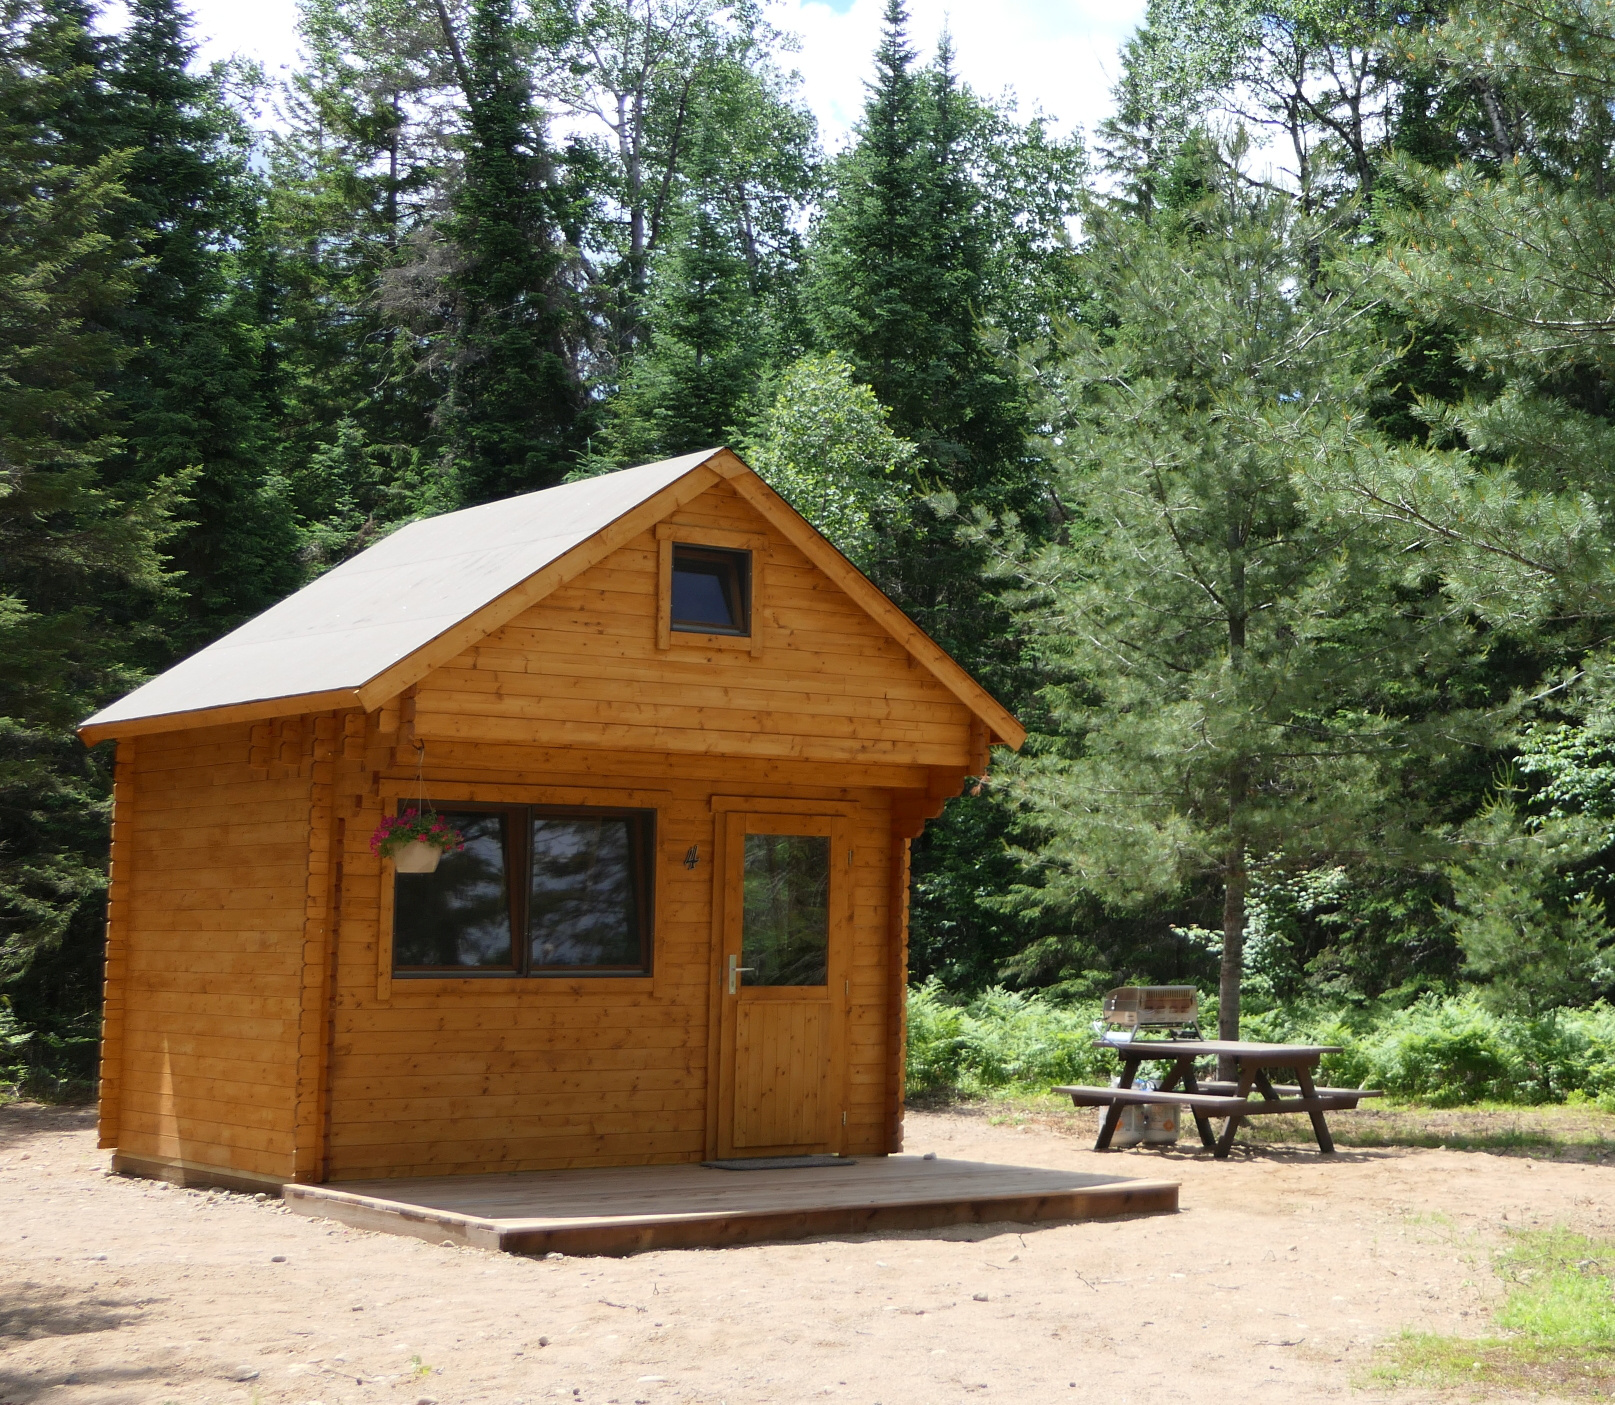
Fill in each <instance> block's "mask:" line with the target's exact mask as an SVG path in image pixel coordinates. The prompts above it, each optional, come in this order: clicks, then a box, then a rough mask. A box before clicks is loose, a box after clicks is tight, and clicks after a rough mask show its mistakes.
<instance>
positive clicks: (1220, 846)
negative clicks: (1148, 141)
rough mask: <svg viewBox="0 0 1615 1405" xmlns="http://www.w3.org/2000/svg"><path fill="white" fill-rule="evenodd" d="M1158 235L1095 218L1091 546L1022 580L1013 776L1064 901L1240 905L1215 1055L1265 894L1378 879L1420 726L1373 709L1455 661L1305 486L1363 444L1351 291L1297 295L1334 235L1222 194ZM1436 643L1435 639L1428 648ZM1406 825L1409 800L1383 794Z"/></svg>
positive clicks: (1067, 492)
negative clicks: (1295, 878) (1310, 879)
mask: <svg viewBox="0 0 1615 1405" xmlns="http://www.w3.org/2000/svg"><path fill="white" fill-rule="evenodd" d="M1207 184H1208V187H1209V189H1210V193H1209V194H1208V195H1207V196H1206V198H1205V199H1203V200H1202V201H1201V202H1200V203H1199V204H1197V205H1195V206H1193V207H1191V208H1189V209H1187V210H1185V211H1183V212H1182V213H1181V214H1179V215H1177V216H1175V217H1167V216H1158V217H1157V218H1156V220H1155V221H1153V222H1152V224H1151V225H1149V226H1147V227H1145V226H1141V225H1140V224H1138V223H1137V222H1127V221H1124V220H1121V219H1117V218H1115V217H1109V216H1105V215H1103V214H1102V213H1100V212H1098V211H1095V212H1094V215H1093V222H1092V224H1091V226H1090V231H1089V238H1090V241H1091V243H1090V250H1091V252H1090V273H1091V276H1093V277H1094V278H1095V280H1096V284H1097V288H1098V291H1097V296H1098V297H1099V299H1100V301H1101V302H1102V303H1103V304H1104V305H1105V306H1106V307H1107V308H1108V309H1109V310H1110V311H1111V314H1112V318H1113V323H1112V326H1111V328H1110V329H1108V330H1095V331H1086V330H1080V331H1077V332H1074V333H1073V335H1072V339H1071V340H1070V342H1069V343H1068V344H1067V355H1068V357H1069V360H1068V362H1067V363H1066V365H1065V367H1064V368H1063V370H1062V371H1061V372H1060V374H1059V377H1058V380H1057V382H1056V386H1057V388H1056V403H1057V404H1058V406H1059V419H1058V424H1059V433H1060V435H1061V445H1062V447H1061V449H1060V451H1059V460H1058V477H1057V479H1056V488H1057V491H1058V493H1059V496H1060V500H1061V502H1062V504H1063V505H1064V507H1065V509H1066V512H1067V514H1068V518H1069V520H1070V521H1071V522H1072V523H1073V524H1074V525H1073V528H1072V531H1071V534H1070V538H1069V540H1068V541H1066V542H1061V543H1055V544H1050V545H1048V546H1046V547H1043V548H1041V549H1037V550H1034V551H1033V552H1032V553H1031V556H1030V558H1029V565H1027V566H1026V568H1025V579H1026V582H1027V585H1028V587H1029V589H1030V590H1031V592H1032V593H1031V594H1030V595H1029V596H1028V597H1027V605H1026V608H1027V626H1028V628H1029V629H1030V630H1031V631H1033V632H1034V633H1035V634H1036V635H1037V636H1038V641H1039V642H1038V645H1037V647H1038V650H1039V653H1040V655H1041V657H1042V658H1043V660H1044V662H1045V664H1046V666H1048V667H1049V668H1050V669H1051V670H1055V671H1056V672H1057V673H1063V674H1064V675H1065V677H1064V681H1061V682H1059V683H1057V684H1054V685H1052V686H1051V687H1050V688H1048V689H1047V690H1046V691H1045V693H1044V699H1043V700H1044V703H1045V706H1046V707H1047V708H1048V710H1049V714H1050V717H1051V719H1052V722H1053V724H1054V725H1053V727H1052V728H1051V730H1050V732H1049V734H1048V735H1047V736H1046V738H1045V740H1044V741H1043V742H1042V743H1040V744H1038V745H1035V746H1034V747H1032V748H1030V749H1029V751H1028V754H1027V755H1026V757H1025V758H1024V759H1021V760H1019V761H1018V762H1017V763H1016V764H1014V765H1013V766H1012V767H1011V774H1012V776H1013V780H1014V787H1015V789H1016V793H1017V794H1018V796H1019V798H1020V799H1021V801H1022V803H1024V804H1025V805H1027V806H1028V807H1029V810H1030V813H1031V815H1032V817H1033V818H1034V820H1035V824H1036V829H1037V832H1038V834H1039V835H1040V836H1041V841H1042V842H1041V844H1040V847H1039V851H1038V853H1037V856H1036V861H1037V863H1038V865H1039V866H1041V868H1042V870H1043V873H1044V875H1045V878H1046V889H1047V890H1046V891H1044V892H1042V893H1039V894H1037V895H1035V896H1036V899H1037V901H1039V902H1041V903H1047V902H1048V901H1049V899H1050V897H1051V895H1052V894H1053V893H1058V892H1059V891H1060V890H1062V889H1063V890H1064V891H1065V894H1066V896H1067V898H1068V899H1069V901H1070V904H1071V906H1072V907H1073V908H1076V909H1080V908H1081V906H1082V904H1083V903H1084V902H1085V901H1086V897H1087V895H1090V894H1097V895H1099V896H1101V897H1102V898H1103V899H1105V900H1107V901H1108V902H1110V903H1111V904H1113V905H1114V906H1115V907H1117V908H1118V909H1120V910H1123V911H1125V910H1126V909H1128V908H1129V907H1132V908H1134V909H1135V910H1136V909H1137V908H1139V907H1144V908H1146V909H1147V908H1148V907H1149V906H1151V905H1156V906H1157V907H1158V908H1159V907H1160V906H1166V907H1168V908H1170V906H1171V905H1172V904H1173V903H1174V902H1175V901H1178V900H1180V898H1181V895H1182V894H1183V893H1184V892H1185V891H1186V890H1187V889H1188V888H1189V887H1190V886H1191V885H1193V884H1194V883H1197V882H1200V881H1204V880H1205V879H1206V878H1208V877H1209V878H1214V880H1215V881H1216V883H1217V885H1218V886H1219V887H1220V888H1221V890H1222V898H1223V902H1222V922H1221V924H1220V925H1221V931H1220V932H1219V933H1218V934H1217V935H1216V937H1215V938H1214V941H1215V942H1216V943H1218V944H1219V945H1220V950H1221V974H1220V980H1219V1032H1220V1034H1221V1036H1222V1037H1224V1038H1237V1037H1238V1034H1239V1016H1240V997H1241V978H1242V970H1243V957H1242V952H1243V943H1244V937H1245V929H1246V923H1247V914H1248V902H1249V892H1250V888H1251V884H1252V881H1253V875H1255V874H1258V873H1263V872H1266V873H1272V872H1274V871H1282V870H1285V869H1287V868H1293V867H1297V866H1299V867H1303V868H1305V867H1312V866H1314V865H1315V864H1317V863H1318V862H1320V861H1321V860H1322V859H1323V858H1325V857H1328V858H1330V859H1335V860H1338V859H1340V858H1343V857H1345V858H1349V859H1351V860H1353V861H1358V862H1365V863H1366V862H1368V861H1369V860H1370V859H1372V858H1374V857H1375V856H1376V854H1377V856H1378V858H1379V859H1380V860H1382V861H1383V860H1387V859H1388V858H1389V856H1390V854H1392V853H1394V852H1395V851H1396V849H1397V847H1398V844H1399V843H1401V842H1403V841H1401V840H1398V839H1397V838H1396V836H1398V835H1399V834H1405V833H1406V830H1405V829H1404V826H1407V827H1408V828H1412V827H1415V825H1414V822H1415V821H1416V817H1417V814H1418V802H1417V801H1414V800H1413V799H1412V798H1411V797H1410V796H1408V795H1406V794H1402V793H1400V792H1399V789H1398V783H1397V778H1396V775H1395V758H1397V757H1399V756H1402V755H1403V754H1404V753H1405V751H1406V749H1407V748H1408V747H1409V746H1410V745H1411V744H1412V743H1411V740H1410V737H1411V731H1410V726H1409V723H1408V722H1407V721H1406V718H1405V714H1404V716H1403V717H1401V718H1399V717H1397V716H1396V715H1394V714H1390V713H1388V712H1387V710H1386V709H1385V707H1384V700H1383V697H1382V696H1381V695H1380V694H1379V693H1378V692H1376V688H1377V687H1382V686H1384V685H1385V684H1386V683H1387V682H1388V680H1390V679H1392V678H1397V679H1398V681H1399V683H1400V684H1401V686H1403V687H1404V688H1409V689H1412V688H1413V682H1412V678H1413V676H1414V675H1416V673H1417V669H1418V668H1419V667H1422V666H1423V665H1424V664H1425V663H1427V662H1428V660H1429V658H1430V657H1431V655H1432V654H1439V652H1440V650H1439V648H1438V637H1437V636H1436V635H1426V634H1425V633H1423V632H1421V630H1422V626H1423V625H1424V624H1425V623H1428V622H1425V621H1421V619H1420V617H1419V615H1418V613H1417V611H1416V610H1412V609H1411V608H1410V607H1408V606H1406V605H1405V603H1404V602H1403V601H1402V599H1401V597H1400V595H1399V589H1400V588H1401V587H1402V586H1403V584H1404V582H1402V581H1401V580H1399V579H1398V578H1397V577H1395V576H1394V575H1393V574H1392V573H1391V572H1390V571H1388V570H1386V569H1385V568H1384V566H1385V561H1386V557H1385V554H1384V552H1383V549H1382V542H1381V541H1380V540H1379V539H1378V538H1377V537H1376V536H1375V534H1374V533H1373V532H1372V530H1371V528H1370V526H1369V524H1368V523H1367V522H1366V521H1365V519H1363V518H1361V517H1359V516H1356V515H1355V514H1352V513H1350V512H1337V511H1335V510H1333V507H1332V505H1331V500H1330V499H1329V498H1328V495H1327V493H1325V494H1322V495H1320V494H1318V493H1316V492H1315V491H1314V489H1313V488H1311V487H1310V486H1309V484H1312V483H1315V482H1322V483H1325V484H1328V483H1332V482H1334V481H1335V479H1336V477H1337V476H1339V477H1345V476H1349V473H1350V471H1351V467H1352V465H1353V463H1354V461H1355V458H1356V456H1357V454H1358V453H1359V443H1360V440H1361V439H1362V438H1363V437H1364V436H1365V435H1366V434H1367V430H1366V426H1365V425H1364V423H1363V420H1362V415H1361V410H1360V409H1359V408H1357V407H1358V406H1359V405H1360V402H1361V386H1360V383H1357V382H1354V380H1353V378H1352V376H1351V374H1350V372H1351V370H1352V368H1353V364H1354V363H1358V364H1359V365H1360V349H1359V348H1358V347H1356V346H1354V342H1353V330H1352V329H1353V324H1354V320H1355V319H1354V316H1353V309H1352V306H1351V303H1352V299H1351V297H1350V296H1349V290H1339V289H1337V288H1335V287H1332V286H1330V285H1328V284H1313V283H1310V282H1309V281H1308V280H1307V279H1306V278H1304V277H1301V276H1298V275H1299V273H1300V271H1301V270H1304V269H1305V267H1306V266H1307V261H1308V260H1309V259H1310V258H1311V257H1312V251H1313V249H1314V247H1315V241H1316V239H1317V237H1318V235H1317V231H1316V230H1315V229H1313V228H1311V227H1310V226H1309V222H1308V221H1307V220H1306V219H1305V218H1303V217H1302V216H1301V215H1300V213H1299V212H1298V210H1297V208H1296V207H1295V206H1294V205H1293V204H1292V202H1290V201H1289V200H1286V199H1284V198H1282V197H1275V196H1267V195H1263V194H1261V193H1260V192H1253V191H1251V190H1250V188H1249V187H1247V186H1245V185H1244V184H1243V183H1242V182H1239V181H1237V180H1235V179H1233V178H1231V177H1229V176H1228V175H1226V174H1225V173H1223V172H1222V171H1221V170H1219V169H1216V168H1214V169H1213V170H1212V171H1211V172H1208V175H1207ZM1431 628H1432V629H1433V628H1434V626H1433V625H1432V626H1431ZM1393 796H1394V797H1395V803H1394V804H1393V803H1391V800H1392V797H1393Z"/></svg>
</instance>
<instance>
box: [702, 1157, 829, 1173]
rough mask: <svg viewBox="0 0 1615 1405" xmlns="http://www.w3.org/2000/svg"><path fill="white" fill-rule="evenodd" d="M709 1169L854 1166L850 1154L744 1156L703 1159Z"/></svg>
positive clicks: (782, 1169)
mask: <svg viewBox="0 0 1615 1405" xmlns="http://www.w3.org/2000/svg"><path fill="white" fill-rule="evenodd" d="M701 1164H702V1165H703V1166H705V1167H706V1168H707V1169H708V1170H710V1171H805V1170H807V1168H808V1167H810V1166H856V1165H857V1164H858V1163H857V1161H855V1160H854V1159H853V1158H852V1157H850V1156H746V1157H737V1158H736V1159H735V1160H733V1161H703V1162H702V1163H701Z"/></svg>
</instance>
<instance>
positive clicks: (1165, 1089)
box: [1054, 1039, 1381, 1161]
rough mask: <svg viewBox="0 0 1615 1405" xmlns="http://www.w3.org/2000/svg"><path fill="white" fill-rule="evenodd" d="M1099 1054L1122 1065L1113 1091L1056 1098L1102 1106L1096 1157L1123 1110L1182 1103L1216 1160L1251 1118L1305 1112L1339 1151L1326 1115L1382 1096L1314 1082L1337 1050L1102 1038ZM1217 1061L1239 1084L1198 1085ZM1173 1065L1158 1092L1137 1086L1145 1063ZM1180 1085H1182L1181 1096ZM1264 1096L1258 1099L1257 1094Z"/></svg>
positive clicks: (1327, 1147)
mask: <svg viewBox="0 0 1615 1405" xmlns="http://www.w3.org/2000/svg"><path fill="white" fill-rule="evenodd" d="M1095 1047H1096V1048H1100V1049H1109V1050H1111V1051H1112V1052H1113V1053H1115V1054H1116V1055H1118V1056H1119V1057H1120V1059H1121V1061H1122V1072H1121V1078H1120V1080H1119V1081H1118V1084H1117V1086H1116V1087H1114V1088H1085V1087H1070V1086H1062V1087H1058V1088H1056V1089H1055V1090H1054V1091H1055V1092H1057V1093H1065V1094H1067V1095H1069V1097H1070V1098H1071V1101H1072V1103H1073V1104H1074V1105H1075V1106H1077V1107H1103V1108H1105V1109H1106V1112H1105V1116H1104V1120H1103V1121H1102V1122H1101V1123H1100V1126H1099V1137H1098V1140H1097V1141H1095V1143H1094V1150H1095V1151H1107V1150H1109V1148H1110V1140H1111V1137H1112V1136H1114V1135H1115V1132H1116V1124H1117V1123H1118V1122H1120V1121H1121V1115H1122V1109H1123V1108H1125V1107H1127V1106H1129V1105H1146V1106H1147V1105H1149V1104H1152V1103H1153V1104H1157V1105H1162V1104H1165V1105H1174V1104H1175V1105H1176V1106H1178V1107H1184V1108H1187V1109H1188V1110H1189V1111H1190V1113H1192V1114H1193V1116H1194V1121H1195V1126H1196V1128H1198V1130H1199V1132H1200V1140H1201V1142H1202V1144H1203V1145H1205V1146H1208V1147H1210V1148H1212V1154H1213V1155H1214V1156H1215V1157H1216V1158H1217V1159H1218V1160H1219V1161H1221V1160H1225V1159H1226V1158H1227V1156H1228V1153H1229V1150H1230V1149H1231V1148H1232V1147H1233V1144H1234V1134H1235V1133H1236V1132H1237V1131H1238V1130H1239V1127H1240V1124H1241V1123H1242V1122H1243V1121H1244V1120H1245V1119H1246V1118H1248V1117H1264V1116H1275V1115H1277V1114H1280V1113H1287V1112H1304V1113H1306V1114H1307V1115H1308V1117H1309V1118H1310V1119H1311V1120H1312V1132H1313V1135H1314V1136H1315V1137H1316V1138H1317V1141H1318V1150H1319V1151H1321V1152H1325V1153H1328V1152H1332V1151H1334V1149H1335V1143H1334V1138H1333V1137H1331V1136H1330V1135H1329V1124H1328V1123H1327V1122H1326V1121H1325V1120H1324V1113H1325V1112H1326V1111H1330V1110H1333V1109H1336V1108H1340V1109H1346V1108H1354V1107H1356V1106H1357V1103H1358V1101H1359V1100H1360V1099H1362V1098H1377V1097H1379V1096H1381V1094H1380V1093H1379V1092H1378V1091H1377V1090H1373V1089H1367V1088H1319V1087H1317V1086H1316V1085H1315V1084H1314V1083H1313V1080H1312V1073H1313V1070H1314V1069H1316V1068H1317V1066H1318V1063H1319V1061H1320V1060H1321V1059H1322V1058H1323V1056H1324V1055H1325V1054H1336V1053H1339V1052H1340V1049H1339V1046H1337V1045H1332V1044H1257V1043H1247V1042H1245V1041H1242V1040H1225V1039H1132V1040H1129V1041H1127V1042H1116V1041H1113V1040H1109V1039H1104V1040H1100V1041H1099V1042H1098V1043H1097V1044H1096V1045H1095ZM1203 1058H1217V1059H1228V1060H1231V1061H1232V1062H1233V1064H1234V1067H1235V1068H1236V1070H1237V1071H1238V1072H1237V1078H1236V1080H1235V1081H1234V1082H1221V1081H1211V1082H1206V1083H1201V1082H1199V1081H1198V1079H1196V1077H1195V1072H1194V1065H1195V1060H1196V1059H1203ZM1150 1062H1170V1063H1171V1064H1172V1071H1171V1073H1169V1074H1168V1075H1167V1077H1166V1078H1165V1080H1164V1081H1163V1082H1162V1084H1161V1086H1160V1087H1159V1088H1153V1089H1149V1088H1135V1087H1134V1086H1133V1080H1134V1079H1135V1077H1136V1076H1137V1074H1138V1066H1139V1065H1140V1064H1141V1063H1150ZM1269 1069H1289V1070H1290V1071H1291V1072H1292V1073H1293V1074H1294V1076H1295V1082H1294V1083H1293V1084H1275V1083H1274V1082H1273V1081H1272V1079H1271V1078H1270V1077H1269V1075H1268V1070H1269ZM1179 1085H1181V1090H1180V1087H1179ZM1253 1090H1254V1091H1255V1092H1256V1093H1258V1094H1259V1095H1260V1096H1259V1097H1256V1098H1252V1097H1251V1093H1252V1091H1253ZM1213 1117H1226V1118H1227V1119H1228V1120H1227V1122H1226V1123H1225V1124H1224V1125H1223V1130H1222V1135H1221V1136H1220V1137H1214V1136H1213V1135H1212V1131H1211V1121H1210V1119H1211V1118H1213Z"/></svg>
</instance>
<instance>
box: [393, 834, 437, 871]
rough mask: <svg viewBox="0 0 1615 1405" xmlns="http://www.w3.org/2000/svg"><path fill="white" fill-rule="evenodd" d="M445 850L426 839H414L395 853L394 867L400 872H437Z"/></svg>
mask: <svg viewBox="0 0 1615 1405" xmlns="http://www.w3.org/2000/svg"><path fill="white" fill-rule="evenodd" d="M442 857H443V851H442V850H441V849H439V848H438V847H437V845H436V844H428V843H427V842H426V841H425V840H424V839H412V840H410V842H409V843H408V844H406V845H404V847H403V848H401V849H399V850H398V852H397V853H395V854H394V855H393V867H394V868H395V869H397V870H398V872H400V873H436V872H437V863H438V860H439V859H441V858H442Z"/></svg>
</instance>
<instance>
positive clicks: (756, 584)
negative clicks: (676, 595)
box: [656, 522, 769, 658]
mask: <svg viewBox="0 0 1615 1405" xmlns="http://www.w3.org/2000/svg"><path fill="white" fill-rule="evenodd" d="M656 545H657V588H656V647H657V648H658V649H680V648H698V649H703V650H705V649H736V650H742V651H748V652H750V653H751V655H752V657H753V658H755V657H757V656H758V655H759V654H761V653H762V652H763V642H764V634H765V632H766V621H767V615H766V614H765V613H764V608H763V604H764V594H763V592H764V578H765V567H766V565H767V562H768V559H769V539H768V538H767V537H766V536H763V535H762V534H760V533H754V532H734V531H728V530H725V529H723V528H719V527H700V526H687V525H685V524H683V523H679V522H659V523H657V525H656ZM675 546H688V547H693V548H695V549H697V550H704V551H735V552H746V553H748V554H749V555H750V557H751V561H750V565H749V569H748V570H747V572H746V576H747V582H746V594H747V597H748V599H747V607H748V608H747V614H748V619H747V625H748V628H749V631H750V632H749V633H747V634H736V633H730V632H722V633H719V632H716V631H710V630H699V629H690V628H687V627H686V628H679V629H675V628H674V627H673V548H674V547H675Z"/></svg>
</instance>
